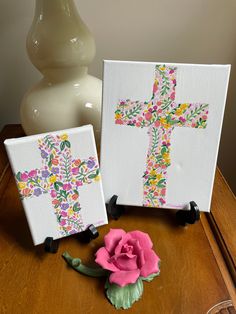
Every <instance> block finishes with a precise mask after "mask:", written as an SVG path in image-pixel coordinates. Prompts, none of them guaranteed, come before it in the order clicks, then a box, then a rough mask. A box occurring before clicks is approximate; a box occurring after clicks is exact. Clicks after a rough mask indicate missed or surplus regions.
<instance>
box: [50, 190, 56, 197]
mask: <svg viewBox="0 0 236 314" xmlns="http://www.w3.org/2000/svg"><path fill="white" fill-rule="evenodd" d="M50 195H51V197H52V198H54V197H56V196H57V192H56V191H55V190H52V191H51V192H50Z"/></svg>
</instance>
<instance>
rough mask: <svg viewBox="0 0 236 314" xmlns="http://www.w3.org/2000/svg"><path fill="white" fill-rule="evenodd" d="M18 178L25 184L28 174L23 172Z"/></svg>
mask: <svg viewBox="0 0 236 314" xmlns="http://www.w3.org/2000/svg"><path fill="white" fill-rule="evenodd" d="M20 178H21V181H23V182H25V181H27V180H28V174H27V173H25V172H24V173H22V174H21V176H20Z"/></svg>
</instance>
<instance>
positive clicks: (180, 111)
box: [175, 108, 183, 116]
mask: <svg viewBox="0 0 236 314" xmlns="http://www.w3.org/2000/svg"><path fill="white" fill-rule="evenodd" d="M182 113H183V110H182V109H180V108H178V109H176V111H175V114H176V115H177V116H181V114H182Z"/></svg>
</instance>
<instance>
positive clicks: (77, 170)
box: [71, 167, 79, 175]
mask: <svg viewBox="0 0 236 314" xmlns="http://www.w3.org/2000/svg"><path fill="white" fill-rule="evenodd" d="M71 171H72V173H73V175H76V174H78V173H79V168H78V167H75V168H72V170H71Z"/></svg>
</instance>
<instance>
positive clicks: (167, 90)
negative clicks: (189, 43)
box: [101, 61, 230, 211]
mask: <svg viewBox="0 0 236 314" xmlns="http://www.w3.org/2000/svg"><path fill="white" fill-rule="evenodd" d="M229 74H230V65H194V64H169V63H164V62H156V63H154V62H125V61H105V62H104V86H103V114H102V143H101V172H102V177H103V181H104V194H105V201H106V202H109V199H110V198H111V197H112V195H114V194H115V195H118V204H122V205H135V206H146V207H162V208H174V209H184V208H186V207H188V204H189V202H190V201H195V202H196V203H197V204H198V206H199V208H200V210H201V211H210V204H211V195H212V187H213V182H214V174H215V169H216V161H217V154H218V147H219V141H220V134H221V127H222V122H223V114H224V107H225V101H226V95H227V88H228V81H229Z"/></svg>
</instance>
